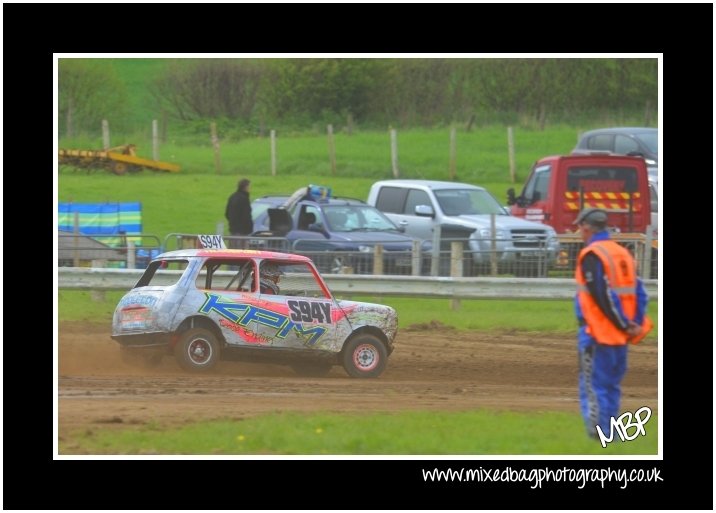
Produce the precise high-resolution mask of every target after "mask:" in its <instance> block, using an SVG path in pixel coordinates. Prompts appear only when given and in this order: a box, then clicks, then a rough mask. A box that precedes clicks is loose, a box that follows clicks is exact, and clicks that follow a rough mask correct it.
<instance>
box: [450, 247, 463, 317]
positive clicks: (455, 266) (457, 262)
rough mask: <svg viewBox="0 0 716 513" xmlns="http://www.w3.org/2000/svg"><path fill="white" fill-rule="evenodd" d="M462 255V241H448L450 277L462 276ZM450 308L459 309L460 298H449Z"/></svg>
mask: <svg viewBox="0 0 716 513" xmlns="http://www.w3.org/2000/svg"><path fill="white" fill-rule="evenodd" d="M462 256H463V247H462V242H460V241H453V242H451V243H450V276H451V277H452V278H462V274H463V273H462V265H463V263H462ZM450 309H451V310H453V311H457V310H460V300H459V299H455V298H453V299H451V300H450Z"/></svg>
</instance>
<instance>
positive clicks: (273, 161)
mask: <svg viewBox="0 0 716 513" xmlns="http://www.w3.org/2000/svg"><path fill="white" fill-rule="evenodd" d="M271 176H276V130H271Z"/></svg>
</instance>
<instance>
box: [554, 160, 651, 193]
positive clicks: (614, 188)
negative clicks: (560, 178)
mask: <svg viewBox="0 0 716 513" xmlns="http://www.w3.org/2000/svg"><path fill="white" fill-rule="evenodd" d="M580 187H582V188H583V189H584V190H585V191H589V192H635V191H637V190H638V188H637V178H636V168H633V167H593V166H575V167H570V168H569V169H568V170H567V191H570V192H579V188H580Z"/></svg>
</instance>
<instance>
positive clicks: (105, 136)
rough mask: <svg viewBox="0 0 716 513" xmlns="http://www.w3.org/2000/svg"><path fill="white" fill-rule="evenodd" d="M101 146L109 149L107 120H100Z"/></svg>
mask: <svg viewBox="0 0 716 513" xmlns="http://www.w3.org/2000/svg"><path fill="white" fill-rule="evenodd" d="M102 148H103V149H105V150H108V149H109V121H107V120H106V119H103V120H102Z"/></svg>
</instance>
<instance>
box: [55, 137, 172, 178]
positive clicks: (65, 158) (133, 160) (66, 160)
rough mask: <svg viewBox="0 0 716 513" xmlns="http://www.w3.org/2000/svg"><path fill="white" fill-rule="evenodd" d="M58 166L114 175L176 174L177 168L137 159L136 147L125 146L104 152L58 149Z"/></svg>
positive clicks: (156, 161)
mask: <svg viewBox="0 0 716 513" xmlns="http://www.w3.org/2000/svg"><path fill="white" fill-rule="evenodd" d="M59 157H60V158H59V164H60V165H61V166H71V167H76V168H80V169H87V170H94V169H106V170H108V171H111V172H112V173H114V174H116V175H123V174H125V173H127V172H129V173H136V172H138V171H141V170H142V169H143V168H147V169H151V170H152V171H166V172H169V173H178V172H179V166H178V165H177V164H171V163H169V162H161V161H159V160H150V159H145V158H142V157H137V152H136V146H135V145H134V144H126V145H124V146H115V147H114V148H108V149H106V150H64V149H60V155H59Z"/></svg>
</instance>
